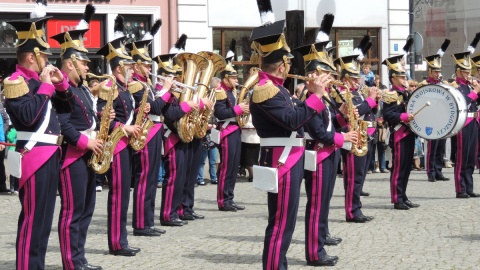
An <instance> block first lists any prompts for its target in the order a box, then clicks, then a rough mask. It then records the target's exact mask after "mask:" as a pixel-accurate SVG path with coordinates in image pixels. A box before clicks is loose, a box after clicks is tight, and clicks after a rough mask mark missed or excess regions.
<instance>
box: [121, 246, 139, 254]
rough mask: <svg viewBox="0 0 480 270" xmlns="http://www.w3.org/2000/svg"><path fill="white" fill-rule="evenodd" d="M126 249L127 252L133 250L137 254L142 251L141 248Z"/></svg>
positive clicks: (127, 247)
mask: <svg viewBox="0 0 480 270" xmlns="http://www.w3.org/2000/svg"><path fill="white" fill-rule="evenodd" d="M124 249H127V250H131V251H133V252H135V253H139V252H140V251H142V250H141V249H140V248H137V247H131V246H126V247H125V248H124Z"/></svg>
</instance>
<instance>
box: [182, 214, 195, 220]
mask: <svg viewBox="0 0 480 270" xmlns="http://www.w3.org/2000/svg"><path fill="white" fill-rule="evenodd" d="M180 219H181V220H195V218H194V217H193V216H192V215H190V214H184V215H182V216H180Z"/></svg>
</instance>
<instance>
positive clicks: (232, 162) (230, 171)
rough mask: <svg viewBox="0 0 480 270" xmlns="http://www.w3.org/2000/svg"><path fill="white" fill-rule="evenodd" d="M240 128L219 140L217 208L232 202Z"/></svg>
mask: <svg viewBox="0 0 480 270" xmlns="http://www.w3.org/2000/svg"><path fill="white" fill-rule="evenodd" d="M240 133H241V131H240V129H237V130H235V131H234V132H232V133H231V134H229V135H228V136H227V137H226V138H223V139H222V141H221V142H220V160H221V162H220V164H219V168H218V174H217V175H218V187H217V203H218V208H222V207H224V206H226V205H231V204H232V203H233V197H234V194H233V190H234V189H235V183H236V181H237V173H238V166H239V165H240V151H241V146H242V141H241V138H240Z"/></svg>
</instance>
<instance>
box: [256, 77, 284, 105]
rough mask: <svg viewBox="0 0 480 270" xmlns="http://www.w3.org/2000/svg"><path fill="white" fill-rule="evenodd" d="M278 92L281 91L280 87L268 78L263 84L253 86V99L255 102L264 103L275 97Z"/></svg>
mask: <svg viewBox="0 0 480 270" xmlns="http://www.w3.org/2000/svg"><path fill="white" fill-rule="evenodd" d="M278 92H280V89H278V87H276V86H275V85H273V83H272V81H270V80H268V81H267V82H266V83H265V84H264V85H262V86H259V85H258V84H257V85H255V87H253V96H252V101H253V102H254V103H262V102H264V101H265V100H269V99H271V98H272V97H274V96H275V95H276V94H277V93H278Z"/></svg>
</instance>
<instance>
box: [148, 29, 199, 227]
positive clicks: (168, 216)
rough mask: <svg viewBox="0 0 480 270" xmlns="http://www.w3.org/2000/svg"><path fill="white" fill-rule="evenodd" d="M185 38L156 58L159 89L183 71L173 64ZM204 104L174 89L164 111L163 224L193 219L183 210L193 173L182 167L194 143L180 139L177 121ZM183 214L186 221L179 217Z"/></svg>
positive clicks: (171, 81) (161, 218)
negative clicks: (185, 98) (187, 99)
mask: <svg viewBox="0 0 480 270" xmlns="http://www.w3.org/2000/svg"><path fill="white" fill-rule="evenodd" d="M186 38H187V36H186V35H184V34H183V35H182V36H181V37H180V38H179V39H178V40H177V42H176V43H175V46H174V47H172V48H171V49H170V54H167V55H160V56H157V57H155V60H156V61H158V64H159V69H158V70H157V74H158V75H161V76H163V77H166V79H165V80H164V81H163V86H160V85H157V87H156V89H157V90H161V92H165V91H171V90H172V89H173V87H174V86H173V85H172V83H173V80H174V79H175V80H176V79H177V77H178V76H179V74H180V72H181V71H180V70H179V69H178V68H175V67H174V64H173V57H174V56H175V55H176V54H177V53H180V52H183V51H184V49H185V42H186ZM203 105H204V103H203V100H201V101H200V102H196V101H193V100H189V101H184V102H182V103H180V93H179V92H172V96H171V98H170V99H169V101H168V103H167V104H166V106H165V107H164V108H163V110H162V114H163V115H164V119H165V120H164V122H165V125H166V127H167V128H166V129H165V133H164V137H165V138H164V156H163V162H164V166H165V178H164V181H163V185H162V205H161V208H160V224H162V225H163V226H183V225H186V224H188V221H187V220H192V219H191V218H190V217H194V216H193V215H192V214H191V213H189V214H190V215H188V217H187V218H185V215H186V214H187V212H186V211H184V208H183V205H182V199H183V198H184V194H185V192H186V190H185V189H186V185H187V181H188V179H190V178H189V173H190V172H189V170H185V169H183V168H181V166H182V165H185V166H189V162H192V158H191V155H192V154H193V153H192V144H191V143H185V142H183V141H182V140H181V139H180V137H179V135H178V134H179V133H178V130H177V128H176V125H175V122H177V121H178V120H180V119H181V118H182V117H183V116H185V115H186V114H187V113H189V112H190V111H192V109H198V108H199V107H202V108H203ZM197 172H198V171H197ZM193 185H195V182H193ZM192 207H193V203H192ZM192 211H193V209H192ZM199 216H200V215H199ZM180 217H182V218H183V219H184V220H182V219H180ZM194 218H195V217H194ZM200 218H201V217H200Z"/></svg>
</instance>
